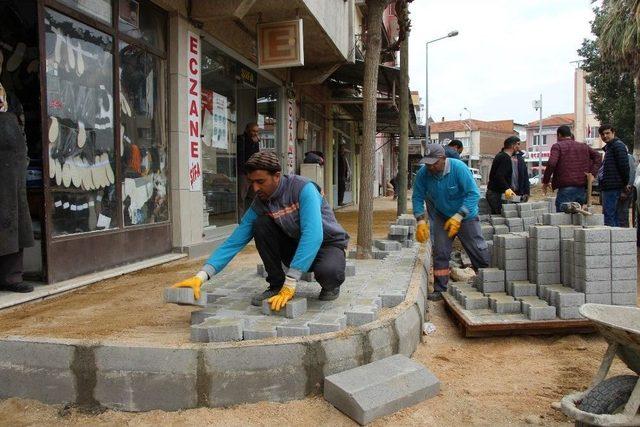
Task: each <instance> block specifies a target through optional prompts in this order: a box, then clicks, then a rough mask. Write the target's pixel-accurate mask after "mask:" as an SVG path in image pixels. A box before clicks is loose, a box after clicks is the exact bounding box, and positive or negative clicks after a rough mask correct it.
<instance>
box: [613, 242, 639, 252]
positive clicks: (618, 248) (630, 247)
mask: <svg viewBox="0 0 640 427" xmlns="http://www.w3.org/2000/svg"><path fill="white" fill-rule="evenodd" d="M637 253H638V248H637V246H636V243H635V242H614V243H611V255H635V254H637Z"/></svg>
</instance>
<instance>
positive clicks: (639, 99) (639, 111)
mask: <svg viewBox="0 0 640 427" xmlns="http://www.w3.org/2000/svg"><path fill="white" fill-rule="evenodd" d="M634 82H635V86H636V111H635V124H634V126H633V127H634V129H633V156H634V157H635V158H636V159H638V158H639V157H640V70H638V71H636V78H635V79H634Z"/></svg>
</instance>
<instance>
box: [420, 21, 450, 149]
mask: <svg viewBox="0 0 640 427" xmlns="http://www.w3.org/2000/svg"><path fill="white" fill-rule="evenodd" d="M457 35H458V31H457V30H453V31H451V32H450V33H449V34H447V35H446V36H442V37H438V38H437V39H433V40H429V41H428V42H426V43H425V50H426V51H425V57H424V58H425V67H424V68H425V80H426V84H427V86H426V88H425V94H424V112H425V126H426V127H425V142H426V143H427V144H428V143H429V142H430V140H431V138H430V136H431V132H430V131H429V44H430V43H434V42H437V41H438V40H442V39H446V38H449V37H455V36H457Z"/></svg>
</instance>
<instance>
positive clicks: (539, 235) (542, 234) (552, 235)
mask: <svg viewBox="0 0 640 427" xmlns="http://www.w3.org/2000/svg"><path fill="white" fill-rule="evenodd" d="M529 233H530V234H531V237H532V238H534V239H540V240H542V239H559V238H560V229H559V228H558V227H556V226H552V225H535V226H533V227H531V228H530V229H529Z"/></svg>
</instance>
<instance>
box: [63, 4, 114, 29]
mask: <svg viewBox="0 0 640 427" xmlns="http://www.w3.org/2000/svg"><path fill="white" fill-rule="evenodd" d="M58 1H59V2H60V3H62V4H64V5H66V6H69V7H70V8H72V9H75V10H77V11H79V12H82V13H84V14H86V15H89V16H91V17H92V18H96V19H98V20H100V21H102V22H104V23H106V24H111V23H112V13H111V11H112V7H111V5H112V1H111V0H58Z"/></svg>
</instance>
